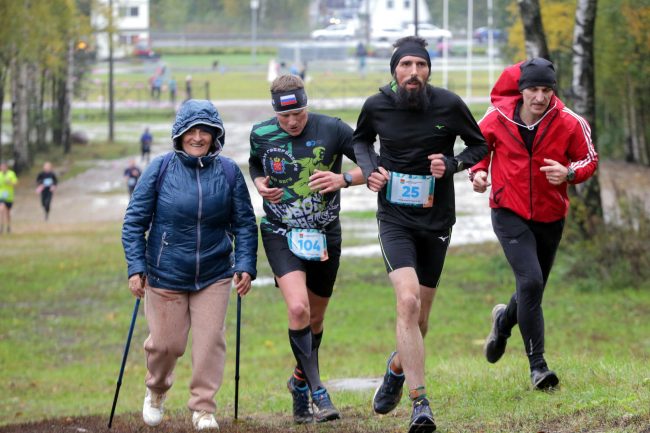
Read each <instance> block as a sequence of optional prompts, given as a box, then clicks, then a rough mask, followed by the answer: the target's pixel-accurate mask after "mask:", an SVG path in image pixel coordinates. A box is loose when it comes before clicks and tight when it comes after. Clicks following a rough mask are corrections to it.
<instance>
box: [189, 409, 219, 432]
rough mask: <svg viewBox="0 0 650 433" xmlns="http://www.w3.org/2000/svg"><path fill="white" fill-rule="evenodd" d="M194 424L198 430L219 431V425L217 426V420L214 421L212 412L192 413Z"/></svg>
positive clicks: (200, 411) (199, 411) (198, 411)
mask: <svg viewBox="0 0 650 433" xmlns="http://www.w3.org/2000/svg"><path fill="white" fill-rule="evenodd" d="M192 424H194V428H195V429H196V430H207V429H217V430H219V424H217V420H216V419H214V414H211V413H210V412H206V411H204V410H197V411H194V412H192Z"/></svg>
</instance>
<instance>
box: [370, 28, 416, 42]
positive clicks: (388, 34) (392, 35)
mask: <svg viewBox="0 0 650 433" xmlns="http://www.w3.org/2000/svg"><path fill="white" fill-rule="evenodd" d="M404 36H407V33H406V31H405V30H404V29H402V28H397V27H394V28H377V29H372V31H371V32H370V39H372V40H375V41H379V42H391V43H392V42H395V41H396V40H398V39H399V38H401V37H404Z"/></svg>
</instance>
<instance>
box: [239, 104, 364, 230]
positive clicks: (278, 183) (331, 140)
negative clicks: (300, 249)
mask: <svg viewBox="0 0 650 433" xmlns="http://www.w3.org/2000/svg"><path fill="white" fill-rule="evenodd" d="M308 116H309V117H308V119H307V124H306V125H305V128H304V129H303V131H302V133H301V134H300V135H299V136H295V137H294V136H291V135H289V134H288V133H286V132H285V131H284V130H283V129H282V128H280V125H279V124H278V120H277V118H276V117H273V118H271V119H269V120H267V121H264V122H261V123H258V124H256V125H254V126H253V129H252V130H251V135H250V146H251V149H250V150H251V153H250V158H249V160H248V162H249V169H250V175H251V178H252V179H253V180H255V179H256V178H258V177H266V176H269V177H270V182H269V186H270V187H272V188H282V189H283V190H284V196H283V197H282V200H281V201H280V202H278V203H269V202H268V201H266V200H264V213H265V216H264V217H263V218H262V222H261V224H260V227H261V229H262V230H264V231H271V232H274V233H279V234H283V235H284V234H286V230H287V228H288V227H289V228H291V227H294V228H315V229H321V228H324V227H325V226H326V225H327V224H329V223H331V222H332V221H335V220H336V219H337V218H338V215H339V210H340V207H341V205H340V194H339V191H336V192H333V193H328V194H324V195H323V194H321V193H319V192H314V191H312V190H311V189H310V188H309V177H310V176H311V175H312V174H314V171H315V170H321V171H331V172H334V173H340V172H341V164H342V160H343V155H345V156H347V157H348V158H349V159H351V160H352V161H355V162H356V158H355V156H354V149H353V147H352V128H350V126H348V125H347V124H346V123H344V122H343V121H342V120H341V119H338V118H334V117H329V116H324V115H322V114H315V113H309V114H308Z"/></svg>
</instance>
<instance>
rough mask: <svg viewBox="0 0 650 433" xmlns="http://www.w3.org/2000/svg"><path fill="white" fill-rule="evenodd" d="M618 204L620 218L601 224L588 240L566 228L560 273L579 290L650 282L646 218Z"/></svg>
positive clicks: (649, 235)
mask: <svg viewBox="0 0 650 433" xmlns="http://www.w3.org/2000/svg"><path fill="white" fill-rule="evenodd" d="M620 207H621V209H622V211H621V215H622V216H621V217H620V220H618V221H615V222H610V223H603V224H601V225H600V227H599V228H598V229H597V232H596V233H595V235H594V236H593V237H592V238H590V239H584V238H582V239H578V236H577V235H576V233H575V230H576V229H575V227H573V226H568V227H567V236H566V238H567V240H568V247H567V248H566V249H565V254H567V256H568V257H566V261H567V263H568V266H567V267H566V268H565V269H564V271H563V272H565V273H568V274H569V275H567V277H568V276H570V277H571V278H575V279H577V281H578V284H579V286H580V287H581V288H582V289H585V290H602V289H622V288H628V287H636V288H642V287H644V286H647V285H648V282H649V281H650V249H649V248H648V245H650V217H649V216H648V215H647V214H646V213H645V212H644V211H643V209H640V208H638V206H634V205H630V204H626V203H621V204H620Z"/></svg>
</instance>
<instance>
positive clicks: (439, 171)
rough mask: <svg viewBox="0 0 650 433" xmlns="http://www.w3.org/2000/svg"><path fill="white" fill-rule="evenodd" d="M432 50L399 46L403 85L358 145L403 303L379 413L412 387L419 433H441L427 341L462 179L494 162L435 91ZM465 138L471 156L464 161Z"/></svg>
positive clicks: (447, 95) (452, 104) (421, 44)
mask: <svg viewBox="0 0 650 433" xmlns="http://www.w3.org/2000/svg"><path fill="white" fill-rule="evenodd" d="M426 45H427V43H426V41H425V40H424V39H422V38H419V37H416V36H408V37H405V38H401V39H399V40H398V41H397V42H395V44H394V45H393V46H394V47H395V50H394V51H393V55H392V57H391V60H390V70H391V74H392V76H393V80H392V81H391V83H390V84H388V85H386V86H384V87H382V88H380V89H379V93H377V94H375V95H373V96H371V97H369V98H368V99H367V100H366V102H365V104H364V106H363V108H362V110H361V113H360V115H359V119H358V122H357V129H356V131H355V132H354V136H353V139H352V141H353V143H354V152H355V155H356V158H357V164H358V165H359V166H360V167H361V169H362V171H363V175H364V178H365V179H366V182H367V186H368V188H369V189H370V190H372V191H375V192H377V193H378V198H377V203H378V204H377V207H378V209H377V224H378V226H379V243H380V245H381V250H382V255H383V258H384V263H385V265H386V271H387V272H388V277H389V279H390V281H391V283H392V285H393V288H394V290H395V295H396V300H397V324H396V329H397V344H396V350H395V351H393V352H392V354H391V355H390V357H389V358H388V362H387V366H386V372H385V375H384V380H383V383H382V384H381V385H380V386H379V388H377V391H376V392H375V395H374V397H373V408H374V410H375V412H377V413H379V414H385V413H388V412H390V411H392V410H393V409H395V407H397V405H398V404H399V402H400V399H401V396H402V387H403V384H404V382H405V381H406V383H407V385H408V392H409V397H410V400H411V403H412V406H413V408H412V415H411V420H410V424H409V430H408V431H409V433H415V432H432V431H434V430H435V429H436V425H435V422H434V419H433V414H432V412H431V408H430V407H429V401H428V400H427V394H426V388H425V373H424V359H425V355H424V337H425V335H426V333H427V328H428V321H429V313H430V311H431V306H432V304H433V299H434V296H435V293H436V289H437V288H438V285H439V284H438V283H439V280H440V275H441V273H442V268H443V264H444V261H445V256H446V253H447V247H448V246H449V242H450V239H451V228H452V226H453V225H454V223H455V222H456V212H455V203H454V182H453V175H454V174H455V173H457V172H459V171H462V170H464V169H466V168H469V167H471V166H472V165H474V164H475V163H476V162H478V161H480V160H481V159H482V158H483V157H484V156H485V155H486V154H487V145H486V142H485V139H484V138H483V135H482V134H481V130H480V129H479V127H478V125H477V124H476V121H475V120H474V118H473V117H472V114H471V112H470V111H469V108H467V105H465V103H464V102H463V101H462V100H461V98H460V97H459V96H458V95H456V94H454V93H452V92H449V91H447V90H445V89H441V88H438V87H433V86H431V85H430V84H428V81H429V78H430V76H431V59H430V57H429V52H428V51H427V49H426ZM377 136H379V154H377V153H376V151H375V148H374V142H375V139H376V137H377ZM458 136H460V137H461V139H462V140H463V142H464V143H465V148H464V149H463V150H462V152H461V153H459V154H458V155H454V143H455V141H456V137H458Z"/></svg>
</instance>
